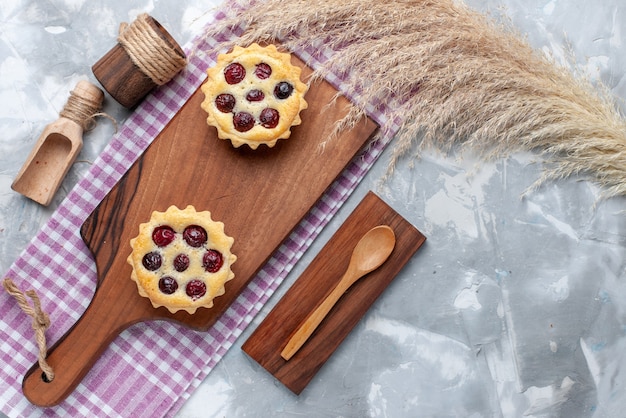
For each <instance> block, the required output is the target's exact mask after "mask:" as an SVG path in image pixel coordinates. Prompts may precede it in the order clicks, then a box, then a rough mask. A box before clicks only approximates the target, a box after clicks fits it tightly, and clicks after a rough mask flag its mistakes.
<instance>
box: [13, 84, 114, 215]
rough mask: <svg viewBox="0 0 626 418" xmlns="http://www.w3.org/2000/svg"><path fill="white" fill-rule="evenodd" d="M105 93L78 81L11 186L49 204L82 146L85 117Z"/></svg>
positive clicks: (41, 202) (37, 200) (96, 106)
mask: <svg viewBox="0 0 626 418" xmlns="http://www.w3.org/2000/svg"><path fill="white" fill-rule="evenodd" d="M103 99H104V93H103V92H102V90H100V89H99V88H98V87H96V86H94V85H93V84H91V83H89V82H88V81H79V82H78V84H77V85H76V87H75V88H74V90H73V91H72V95H71V96H70V99H68V102H67V104H66V106H65V108H64V111H63V112H61V117H60V118H59V119H57V120H56V121H54V122H52V123H51V124H49V125H48V126H46V127H45V129H44V130H43V132H42V133H41V135H40V136H39V140H38V141H37V143H36V144H35V146H34V147H33V149H32V151H31V152H30V155H29V156H28V158H27V159H26V162H25V163H24V165H23V166H22V168H21V169H20V171H19V173H18V174H17V176H16V177H15V180H14V181H13V184H12V185H11V188H12V189H13V190H15V191H16V192H18V193H21V194H23V195H24V196H26V197H28V198H30V199H32V200H34V201H35V202H37V203H40V204H42V205H44V206H48V205H49V204H50V202H51V201H52V198H53V196H54V194H55V193H56V191H57V190H58V188H59V186H60V185H61V181H63V178H64V177H65V175H66V174H67V172H68V170H69V169H70V167H71V165H72V164H73V163H74V160H75V159H76V156H77V155H78V153H79V152H80V150H81V149H82V148H83V131H84V126H85V123H86V119H87V118H88V117H90V116H93V114H94V113H96V111H97V110H94V111H92V114H91V115H90V114H89V112H90V110H89V109H99V108H100V106H101V104H102V101H103Z"/></svg>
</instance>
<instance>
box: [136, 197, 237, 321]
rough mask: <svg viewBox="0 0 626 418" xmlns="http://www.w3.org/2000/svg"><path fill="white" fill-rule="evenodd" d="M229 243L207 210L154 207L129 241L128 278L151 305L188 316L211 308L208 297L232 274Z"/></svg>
mask: <svg viewBox="0 0 626 418" xmlns="http://www.w3.org/2000/svg"><path fill="white" fill-rule="evenodd" d="M233 242H234V239H233V238H231V237H229V236H227V235H226V234H225V233H224V224H223V223H222V222H216V221H214V220H213V219H211V213H210V212H208V211H203V212H197V211H196V210H195V208H194V207H193V206H191V205H190V206H187V207H186V208H185V209H182V210H181V209H178V208H177V207H176V206H170V207H169V208H168V209H167V210H166V211H165V212H158V211H154V212H152V216H151V217H150V220H149V221H148V222H146V223H142V224H141V225H139V235H137V236H136V237H135V238H133V239H131V240H130V246H131V248H132V252H131V254H130V255H129V257H128V263H129V264H130V265H131V266H132V267H133V270H132V273H131V279H132V280H134V281H135V282H136V283H137V290H138V291H139V294H140V295H141V296H144V297H147V298H148V299H150V301H151V302H152V305H153V306H154V307H155V308H158V307H160V306H164V307H166V308H167V309H168V310H169V311H170V312H172V313H175V312H177V311H179V310H185V311H187V312H189V313H190V314H193V313H195V311H196V310H197V309H198V308H200V307H205V308H211V307H212V306H213V299H214V298H216V297H218V296H221V295H223V294H224V292H225V287H224V284H225V283H226V282H227V281H229V280H231V279H233V278H234V277H235V274H234V273H233V271H232V270H231V266H232V264H233V263H234V262H235V261H236V260H237V257H236V256H235V255H234V254H232V253H231V247H232V245H233Z"/></svg>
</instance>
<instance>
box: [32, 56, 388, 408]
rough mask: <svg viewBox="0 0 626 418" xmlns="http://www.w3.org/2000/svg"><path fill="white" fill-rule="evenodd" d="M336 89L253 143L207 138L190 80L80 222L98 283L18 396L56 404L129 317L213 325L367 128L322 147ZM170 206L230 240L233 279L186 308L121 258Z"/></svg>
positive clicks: (342, 106)
mask: <svg viewBox="0 0 626 418" xmlns="http://www.w3.org/2000/svg"><path fill="white" fill-rule="evenodd" d="M293 63H294V64H296V65H299V66H300V67H302V68H303V73H302V76H303V78H304V79H306V77H308V76H309V75H310V74H311V72H312V70H311V69H310V68H308V67H307V66H305V65H304V63H303V62H302V61H301V60H299V59H297V58H296V57H295V56H294V57H293ZM336 94H337V91H336V90H335V89H334V88H333V87H332V86H331V85H330V84H328V83H327V82H325V81H322V82H319V83H316V84H313V85H312V86H311V88H310V90H309V91H308V93H307V95H306V100H307V102H308V103H309V108H308V109H306V110H304V111H303V112H302V124H301V125H300V126H297V127H295V128H294V129H293V131H292V132H293V133H292V136H291V138H289V139H287V140H280V141H279V142H278V143H277V144H276V146H275V147H274V148H272V149H268V148H267V147H264V146H263V147H260V148H259V149H257V150H255V151H253V150H250V149H249V148H247V147H241V148H237V149H236V148H234V147H233V146H232V145H231V144H230V141H224V140H220V139H218V138H217V135H216V131H215V128H213V127H209V126H208V125H207V124H206V113H204V111H203V110H202V109H201V107H200V103H201V102H202V101H203V100H204V94H202V92H201V90H200V89H199V88H198V90H197V91H196V92H195V93H194V94H193V95H192V97H191V98H190V99H189V100H188V101H187V103H186V104H185V105H184V106H183V108H182V109H181V110H180V111H179V112H178V113H177V114H176V116H175V117H174V118H173V120H172V121H171V122H170V123H169V124H168V125H167V126H166V127H165V128H164V130H163V131H162V132H161V133H160V134H159V135H158V137H157V138H156V139H155V141H154V142H153V143H152V144H151V145H150V147H149V148H148V149H147V150H146V152H145V153H144V154H143V155H142V156H141V157H140V159H139V160H138V161H137V162H136V163H135V164H134V165H133V166H132V167H131V169H130V170H129V171H128V172H127V173H126V175H125V176H124V177H123V178H122V179H121V180H120V182H119V183H118V184H117V185H116V186H115V187H114V188H113V190H112V191H111V192H110V193H109V194H108V195H107V196H106V197H105V199H104V200H103V201H102V203H101V204H100V205H99V206H98V207H97V208H96V210H95V211H94V212H93V213H92V214H91V215H90V216H89V218H88V219H87V221H86V222H85V224H84V225H83V227H82V230H81V234H82V236H83V239H84V240H85V242H86V243H87V245H88V247H89V249H90V250H91V252H92V253H93V255H94V258H95V261H96V266H97V269H98V286H97V289H96V292H95V295H94V298H93V300H92V302H91V304H90V305H89V307H88V308H87V310H86V311H85V313H84V314H83V316H82V317H81V319H80V320H79V321H78V322H77V323H76V325H75V326H74V327H73V328H72V329H71V330H70V331H69V332H68V333H67V334H66V335H65V336H64V337H63V338H62V339H61V340H60V341H59V342H58V343H57V344H56V345H55V346H54V347H53V348H52V349H51V350H50V352H49V356H48V362H49V363H50V364H51V365H52V367H53V368H54V369H55V370H57V373H56V377H55V379H54V380H53V381H52V382H51V383H45V382H43V381H42V378H41V370H40V369H39V367H38V366H37V365H35V366H33V368H31V370H30V371H29V372H28V373H27V374H26V377H25V378H24V382H23V391H24V394H25V395H26V397H27V398H28V399H29V400H30V401H31V402H32V403H34V404H36V405H41V406H50V405H55V404H57V403H59V402H61V400H63V399H64V398H65V397H66V396H67V395H68V394H69V393H71V391H72V390H73V389H74V388H75V387H76V385H78V383H79V382H80V381H81V379H82V378H83V376H84V375H85V374H86V373H87V371H88V370H89V369H90V368H91V366H92V365H93V363H94V362H95V361H96V360H97V359H98V357H99V356H100V354H101V353H102V352H103V351H104V350H105V349H106V347H107V346H108V344H109V343H110V342H111V341H112V340H113V339H114V338H115V337H116V336H117V335H118V334H119V333H120V332H121V331H122V330H124V329H125V328H127V327H128V326H130V325H131V324H134V323H136V322H140V321H147V320H155V319H162V320H169V321H175V322H178V323H181V324H184V325H187V326H189V327H192V328H194V329H198V330H207V329H208V328H209V327H210V326H211V325H213V324H214V323H215V321H216V320H217V319H218V318H219V317H220V315H222V313H223V312H224V311H225V310H226V309H227V308H228V306H229V305H230V304H231V303H232V302H233V301H234V300H235V298H236V297H237V296H238V295H239V294H240V293H241V292H242V290H243V289H244V288H245V287H246V286H247V284H248V283H249V282H250V280H251V279H252V278H253V277H254V276H255V274H256V273H257V272H258V271H259V270H260V269H261V267H262V266H263V265H264V264H265V262H266V261H267V260H268V259H269V258H270V257H271V255H272V253H273V252H274V251H275V250H276V248H278V246H279V245H280V244H281V243H282V242H283V241H284V240H285V239H286V238H287V237H288V236H289V234H290V233H291V231H292V230H293V229H294V228H295V226H296V225H298V223H299V222H300V221H301V220H302V219H303V218H304V216H305V215H306V214H307V213H308V212H309V210H310V209H311V208H312V207H313V206H314V205H315V203H316V202H317V200H318V199H319V198H320V197H321V196H322V194H323V193H324V191H325V190H326V189H327V188H328V186H329V185H330V184H331V183H332V182H333V180H335V178H337V177H338V175H339V174H340V173H341V172H342V171H343V169H344V168H345V167H346V166H347V165H348V163H349V162H350V161H351V160H352V158H353V157H354V156H355V155H356V154H357V152H358V151H359V150H360V149H362V148H363V146H364V144H365V143H366V142H367V140H368V138H369V137H370V136H371V135H372V134H373V132H374V131H375V130H376V128H377V127H376V124H375V123H374V122H372V121H371V120H370V119H367V118H366V119H363V121H362V122H361V123H359V124H357V125H356V126H355V127H354V128H353V129H351V130H349V131H346V132H344V133H343V134H342V135H341V136H340V137H338V138H335V139H334V140H332V141H328V142H327V144H326V146H325V148H324V149H322V147H321V144H322V143H323V142H324V141H326V140H327V139H328V138H329V135H330V133H331V131H332V130H333V128H334V124H335V122H336V121H337V120H338V119H339V118H341V117H343V115H345V114H346V113H347V111H348V108H349V106H350V104H349V102H348V101H347V100H346V99H345V98H343V97H340V98H339V100H337V101H334V98H335V95H336ZM170 205H177V206H178V207H179V208H184V207H186V206H187V205H194V206H195V207H196V209H197V210H209V211H211V213H212V216H213V219H215V220H218V221H222V222H223V223H224V224H225V231H226V234H228V235H230V236H232V237H234V239H235V244H234V245H233V248H232V250H233V252H234V253H235V254H236V255H237V256H238V259H237V262H236V263H235V264H234V265H233V271H234V273H235V276H236V277H235V279H234V280H231V281H229V282H228V283H227V284H226V294H225V295H223V296H221V297H218V298H216V299H215V306H214V307H213V308H211V309H204V308H201V309H199V310H198V311H197V312H196V313H195V314H194V315H189V314H187V313H186V312H184V311H181V312H178V313H176V314H170V313H169V311H167V310H166V309H165V308H159V309H154V308H153V307H152V305H151V304H150V302H149V301H148V300H147V299H146V298H143V297H141V296H139V294H138V293H137V287H136V285H135V283H134V282H133V281H131V280H130V272H131V269H130V266H129V265H128V263H127V262H126V258H127V257H128V255H129V253H130V245H129V240H130V239H131V238H132V237H134V236H136V235H137V233H138V228H139V224H140V223H142V222H146V221H147V220H149V219H150V215H151V213H152V211H154V210H159V211H164V210H166V209H167V208H168V207H169V206H170Z"/></svg>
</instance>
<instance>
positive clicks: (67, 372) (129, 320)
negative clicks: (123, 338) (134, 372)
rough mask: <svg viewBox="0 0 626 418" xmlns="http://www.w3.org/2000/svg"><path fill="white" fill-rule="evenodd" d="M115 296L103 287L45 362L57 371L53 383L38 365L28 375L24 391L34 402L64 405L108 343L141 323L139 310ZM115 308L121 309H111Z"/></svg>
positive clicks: (23, 386)
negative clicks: (127, 329)
mask: <svg viewBox="0 0 626 418" xmlns="http://www.w3.org/2000/svg"><path fill="white" fill-rule="evenodd" d="M111 281H112V280H111ZM113 290H114V289H113ZM114 297H115V293H112V292H111V290H110V289H108V287H107V286H104V288H102V287H100V288H99V289H98V290H97V291H96V293H95V295H94V298H93V300H92V302H91V304H90V305H89V307H88V308H87V310H86V311H85V313H84V314H83V316H82V317H81V318H80V319H79V320H78V322H77V323H76V324H75V325H74V326H73V327H72V328H71V329H70V330H69V331H68V332H67V334H65V336H64V337H63V338H62V339H61V340H59V341H58V342H57V343H56V344H55V345H54V346H53V347H52V348H51V349H50V351H49V353H48V357H47V359H46V360H47V362H48V364H49V365H50V366H51V367H52V368H53V370H54V379H53V380H52V381H51V382H46V381H45V380H44V377H43V376H44V375H43V371H42V370H41V368H40V367H39V365H38V364H35V365H34V366H33V367H32V368H31V369H30V370H29V371H28V372H27V373H26V375H25V376H24V380H23V382H22V390H23V392H24V396H26V398H27V399H28V400H29V401H30V402H31V403H33V404H35V405H38V406H44V407H50V406H54V405H57V404H59V403H60V402H62V401H63V400H64V399H65V398H66V397H67V396H68V395H69V394H70V393H72V391H73V390H74V389H75V388H76V386H78V384H79V383H80V382H81V380H82V379H83V377H84V376H85V375H86V374H87V372H88V371H89V370H90V369H91V367H92V366H93V364H94V363H95V362H96V361H97V360H98V358H99V357H100V355H101V354H102V352H103V351H104V350H105V349H106V348H107V346H108V345H109V343H110V342H111V341H112V340H113V339H115V338H116V337H117V335H119V333H120V332H122V331H123V330H124V329H126V328H128V327H129V326H130V325H132V324H133V323H136V322H138V321H140V320H141V317H140V316H139V315H138V314H136V313H135V311H137V309H136V308H134V307H133V306H132V305H129V304H125V305H126V306H119V305H120V304H117V303H116V301H115V299H114ZM112 305H113V306H115V305H117V306H118V308H117V309H111V307H112ZM103 318H106V319H105V320H103Z"/></svg>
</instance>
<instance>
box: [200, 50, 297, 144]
mask: <svg viewBox="0 0 626 418" xmlns="http://www.w3.org/2000/svg"><path fill="white" fill-rule="evenodd" d="M300 73H301V69H300V67H297V66H295V65H292V64H291V55H290V54H289V53H286V52H279V51H278V49H277V48H276V46H275V45H268V46H266V47H261V46H259V45H258V44H252V45H250V46H249V47H247V48H242V47H240V46H235V47H234V49H233V51H232V52H230V53H228V54H220V55H218V57H217V63H216V64H215V66H214V67H212V68H209V69H208V70H207V75H208V78H207V80H206V82H205V83H204V84H203V85H202V92H203V93H204V95H205V99H204V101H203V102H202V109H204V110H205V111H206V112H207V114H208V117H207V123H208V124H209V125H210V126H214V127H215V128H217V136H218V137H219V138H220V139H229V140H230V141H231V142H232V144H233V146H234V147H235V148H237V147H240V146H241V145H243V144H247V145H248V146H250V148H252V149H257V148H258V147H259V145H261V144H265V145H267V146H268V147H273V146H274V145H275V144H276V141H278V140H279V139H286V138H289V136H290V135H291V127H292V126H296V125H299V124H301V123H302V119H301V118H300V112H301V111H302V110H304V109H306V108H307V106H308V104H307V102H306V100H305V99H304V95H305V93H306V92H307V90H308V86H307V85H306V84H304V83H303V82H302V81H301V80H300Z"/></svg>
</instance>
